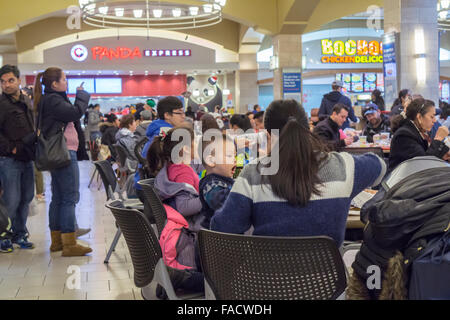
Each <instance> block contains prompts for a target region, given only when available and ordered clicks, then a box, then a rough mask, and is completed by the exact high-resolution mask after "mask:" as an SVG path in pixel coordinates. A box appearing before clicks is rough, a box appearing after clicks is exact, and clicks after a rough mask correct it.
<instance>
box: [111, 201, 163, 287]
mask: <svg viewBox="0 0 450 320" xmlns="http://www.w3.org/2000/svg"><path fill="white" fill-rule="evenodd" d="M106 207H107V208H108V209H110V210H111V212H112V214H113V215H114V218H115V219H116V222H117V224H118V225H119V227H120V230H121V231H122V234H123V236H124V238H125V242H126V243H127V246H128V250H129V252H130V256H131V261H132V262H133V268H134V283H135V285H136V286H137V287H138V288H143V287H145V286H147V285H148V284H150V283H151V282H152V280H153V276H154V273H155V268H156V264H157V263H158V261H159V260H160V259H162V252H161V248H160V246H159V241H158V238H157V237H156V235H155V232H154V231H153V229H152V227H151V225H150V222H149V221H148V219H147V218H146V217H145V215H144V214H143V213H142V212H140V211H138V210H134V209H126V208H123V203H122V202H121V201H120V200H116V201H112V202H109V203H107V204H106Z"/></svg>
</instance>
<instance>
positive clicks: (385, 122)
mask: <svg viewBox="0 0 450 320" xmlns="http://www.w3.org/2000/svg"><path fill="white" fill-rule="evenodd" d="M390 125H391V122H390V121H389V119H388V118H387V117H385V116H384V115H381V123H380V125H379V126H378V127H376V128H374V127H373V126H372V124H371V123H370V122H369V121H367V124H366V127H365V128H364V133H363V136H366V137H367V142H369V143H373V136H374V135H376V134H380V133H381V132H390Z"/></svg>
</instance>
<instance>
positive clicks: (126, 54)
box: [91, 47, 142, 60]
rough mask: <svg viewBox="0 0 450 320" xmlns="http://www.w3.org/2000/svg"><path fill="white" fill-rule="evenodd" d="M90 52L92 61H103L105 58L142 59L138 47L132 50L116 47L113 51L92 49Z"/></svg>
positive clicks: (100, 48) (101, 48)
mask: <svg viewBox="0 0 450 320" xmlns="http://www.w3.org/2000/svg"><path fill="white" fill-rule="evenodd" d="M91 51H92V58H93V59H94V60H97V59H98V60H103V59H104V58H107V59H109V60H114V59H122V60H125V59H140V58H142V52H141V50H140V49H139V48H138V47H136V48H134V49H130V48H127V47H117V48H115V49H112V48H106V47H93V48H92V49H91Z"/></svg>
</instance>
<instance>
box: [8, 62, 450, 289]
mask: <svg viewBox="0 0 450 320" xmlns="http://www.w3.org/2000/svg"><path fill="white" fill-rule="evenodd" d="M10 74H12V76H15V75H16V74H15V70H14V69H8V68H6V69H5V70H3V71H1V72H0V77H2V84H3V77H4V76H5V77H6V76H10ZM16 78H17V77H16ZM42 84H44V85H45V92H44V93H42ZM36 88H37V89H39V90H40V91H39V90H37V93H38V95H37V98H36V100H35V105H36V110H38V114H40V116H41V117H43V121H42V129H43V131H44V132H50V131H52V132H53V131H55V132H56V131H57V130H61V129H64V132H65V136H66V140H67V144H68V148H69V150H70V155H71V163H70V164H69V165H68V166H67V167H65V168H60V169H55V170H53V171H51V176H52V189H53V191H54V192H53V199H52V203H51V205H50V218H51V219H50V228H51V231H52V246H51V248H50V250H51V251H61V250H62V251H63V255H64V256H81V255H85V254H86V253H89V252H91V251H92V250H91V249H90V248H85V247H82V246H79V245H77V244H76V239H75V235H74V230H75V226H74V224H75V221H74V217H75V206H76V204H77V202H78V198H79V182H78V181H77V179H78V175H77V174H78V165H77V151H79V148H80V146H82V145H83V142H82V139H81V134H80V133H79V131H80V119H81V117H82V116H83V114H85V112H86V110H87V108H88V101H89V94H88V93H87V92H86V91H84V89H83V88H82V87H80V88H78V91H77V96H76V101H75V103H74V104H72V103H70V101H69V100H68V99H67V96H66V94H65V91H66V90H67V83H66V82H65V75H64V73H63V71H62V70H60V69H50V70H46V72H44V73H42V74H39V75H38V79H37V81H36ZM332 88H333V91H332V92H331V93H330V94H327V95H325V96H324V99H323V102H322V105H321V108H320V111H319V117H321V118H322V121H320V122H319V123H317V124H316V125H315V126H314V128H310V123H309V118H308V115H307V113H306V111H305V109H304V108H303V106H302V105H301V104H299V103H298V102H297V101H295V100H277V101H273V102H272V103H271V104H270V105H269V106H268V107H267V109H266V110H265V111H261V107H260V106H255V107H254V111H253V112H249V113H248V114H246V115H244V114H235V115H233V116H232V117H231V119H229V121H228V120H227V119H226V117H224V114H223V111H222V110H221V109H220V108H216V109H213V110H211V111H214V112H206V110H205V109H204V108H198V109H199V111H198V112H197V113H195V112H193V111H192V108H190V109H189V110H188V111H187V112H186V113H185V111H184V106H183V103H182V102H181V101H180V100H179V99H178V98H176V97H166V98H163V99H161V100H160V101H159V102H158V103H157V106H155V105H154V102H153V103H152V102H151V101H147V104H146V105H145V107H144V106H142V105H141V106H140V107H141V108H140V110H139V112H135V113H134V114H129V115H123V116H122V117H121V119H120V120H119V119H118V118H117V116H116V115H115V114H113V113H111V114H109V115H107V116H106V117H105V119H106V122H105V123H102V120H103V116H102V115H100V114H99V111H98V110H97V109H98V108H97V107H96V108H94V110H92V111H91V112H90V113H89V115H88V123H89V121H91V126H90V130H91V134H90V138H91V140H94V139H98V138H101V139H100V140H101V144H103V145H106V146H113V145H116V144H119V145H121V146H122V147H123V148H124V150H125V151H126V153H127V160H128V161H130V167H133V168H139V169H140V170H136V173H135V176H134V188H135V189H136V193H137V196H138V197H139V198H140V199H141V201H142V202H144V195H143V191H142V190H141V187H140V185H139V184H138V182H139V181H141V180H144V179H149V178H154V179H155V180H154V186H155V190H157V192H158V195H159V197H160V199H161V200H162V202H163V203H164V205H165V208H166V211H167V220H168V221H171V222H173V223H171V224H167V225H168V226H169V225H170V226H172V227H173V226H179V225H181V226H184V227H185V228H186V229H188V230H189V231H190V232H192V234H195V233H197V232H198V231H199V230H200V229H202V228H205V229H210V230H215V231H219V232H225V233H233V234H244V233H250V234H253V235H262V236H299V237H306V236H328V237H330V238H331V239H333V240H334V241H335V242H336V245H337V246H338V247H340V246H342V245H343V243H344V240H345V231H346V222H347V218H348V215H349V209H350V205H351V201H352V199H353V198H355V196H357V195H358V194H360V193H361V192H362V191H363V190H365V189H368V188H371V187H377V186H379V185H380V183H381V182H382V180H383V178H384V177H385V175H386V173H387V172H391V171H392V170H394V169H395V168H396V167H397V166H399V165H400V164H401V163H402V162H404V161H406V160H409V159H412V158H415V157H418V156H427V155H428V156H435V157H438V158H440V159H443V160H450V152H449V151H450V149H449V147H448V146H447V144H446V143H445V142H446V139H447V136H448V135H449V130H448V127H447V126H446V125H445V123H446V121H447V117H448V110H447V109H448V108H447V109H445V110H443V114H444V115H443V116H442V125H440V123H439V122H438V121H437V119H436V108H435V106H434V103H433V102H432V101H430V100H425V99H423V98H422V97H416V98H413V97H412V96H411V94H410V93H409V91H401V92H400V95H399V101H398V104H397V108H395V112H394V114H393V115H392V116H391V119H388V118H387V117H386V116H385V115H384V114H382V113H381V111H382V110H384V108H385V106H384V102H383V103H382V104H383V105H380V106H378V105H377V104H375V101H376V102H378V104H381V102H380V98H381V97H380V95H379V94H377V93H375V94H374V95H373V99H374V100H375V101H374V102H373V103H370V104H369V105H368V106H367V107H366V108H365V109H364V111H363V116H364V117H365V119H366V121H367V123H366V126H365V129H364V135H365V136H367V139H368V141H369V142H371V141H373V140H374V136H375V135H377V134H379V133H381V132H389V127H390V125H391V122H390V120H392V121H393V122H394V119H395V121H396V122H395V126H396V128H395V129H396V130H395V133H393V137H392V143H391V148H390V157H389V161H388V165H387V164H386V162H385V160H384V159H381V158H380V157H378V156H377V155H375V154H373V153H367V154H363V155H353V154H350V153H348V152H345V151H346V150H345V148H346V147H348V146H350V145H351V144H353V143H354V142H355V141H357V139H358V137H357V136H352V135H347V134H346V133H345V132H344V131H343V130H345V129H347V128H349V126H350V125H351V123H350V121H349V119H350V120H351V121H352V122H358V121H359V120H358V119H357V118H356V116H355V113H354V111H353V108H352V106H351V102H350V101H349V99H348V98H346V97H345V96H343V95H342V93H341V92H340V91H341V89H342V83H340V82H338V81H337V82H334V83H333V85H332ZM2 99H3V100H4V101H6V102H3V103H5V104H6V103H8V106H9V105H13V104H25V103H26V102H24V100H23V97H21V96H20V94H19V96H17V97H16V98H14V99H13V98H11V97H9V96H8V92H7V91H6V92H5V91H4V93H3V96H2ZM5 99H8V100H5ZM21 99H22V100H21ZM381 99H382V98H381ZM152 104H153V105H152ZM153 107H156V110H157V111H156V112H157V119H156V118H155V111H154V110H153ZM197 107H198V106H197ZM447 107H448V106H447ZM10 108H13V106H11V107H10ZM6 115H7V114H6V113H5V112H3V113H1V112H0V125H3V124H4V123H5V120H4V119H7V118H6ZM187 117H188V118H189V119H191V120H192V119H197V120H198V123H200V124H201V126H202V128H201V130H200V132H201V137H200V138H199V139H197V136H196V130H195V125H196V124H198V123H197V122H192V121H186V119H187ZM137 120H138V121H137ZM393 122H392V123H393ZM433 128H434V129H435V132H434V133H432V131H433ZM13 129H14V128H13ZM227 129H229V130H227ZM30 130H31V129H30ZM11 132H13V130H11ZM0 133H1V135H0V138H1V139H3V140H8V139H10V138H9V136H8V134H9V133H8V132H6V133H5V132H4V131H0ZM210 134H211V135H212V136H213V138H212V139H207V136H210ZM243 134H245V136H246V137H248V136H249V135H252V134H256V135H257V136H258V137H259V138H260V137H261V136H262V137H264V138H265V139H266V140H267V143H266V144H265V147H266V148H265V150H262V149H257V155H258V156H259V157H255V155H254V154H252V153H251V152H250V149H252V145H251V143H249V142H246V143H245V144H244V145H243V146H239V145H238V144H237V142H236V141H237V140H236V138H237V137H239V136H242V135H243ZM197 135H198V134H197ZM186 136H187V137H189V139H187V140H186V139H182V138H184V137H186ZM144 137H146V138H147V139H148V141H147V142H146V144H145V146H144V148H143V150H142V154H141V155H142V158H143V159H146V163H145V164H143V163H140V162H139V160H138V159H137V157H136V154H135V147H136V145H137V143H139V141H142V140H141V139H143V138H144ZM180 141H181V142H180ZM4 145H6V146H7V147H6V148H5V147H4ZM23 150H24V149H23V148H22V147H21V145H20V144H13V143H10V144H2V147H1V148H0V156H1V157H2V158H1V159H0V169H2V170H0V183H1V185H2V186H3V187H4V188H5V195H6V199H7V200H8V199H12V198H13V196H12V195H11V192H10V191H9V190H8V181H9V180H8V177H7V176H6V175H5V174H4V173H2V172H7V169H6V166H7V165H9V164H8V163H6V160H5V159H4V158H3V157H12V158H18V157H19V156H21V157H24V158H27V154H26V153H25V151H23ZM241 155H242V157H243V158H242V157H241ZM78 156H79V155H78ZM111 156H113V155H112V154H111ZM252 156H253V158H252ZM27 159H28V158H27ZM197 160H200V161H197ZM3 169H4V170H3ZM8 172H9V171H8ZM68 189H70V193H68V192H58V191H57V190H66V191H67V190H68ZM4 197H5V196H4ZM8 197H9V198H8ZM19 200H20V199H19ZM9 209H10V210H13V211H16V210H17V209H16V208H12V207H11V206H10V208H9ZM14 227H17V228H18V227H19V225H18V224H16V225H14ZM20 227H22V229H21V230H19V229H17V235H16V238H15V239H14V241H15V242H18V243H20V244H21V245H22V246H23V247H27V246H30V245H29V242H28V240H27V237H26V228H25V229H24V225H23V224H22V225H21V226H20ZM165 232H170V230H166V231H165ZM164 234H165V233H164V232H163V234H162V235H161V238H163V237H164ZM194 240H195V238H194ZM160 241H161V240H160ZM182 243H183V245H186V246H191V247H190V248H187V249H188V250H187V251H183V252H184V253H185V254H186V256H180V257H177V258H176V261H171V262H170V263H171V264H172V263H173V265H172V266H173V267H175V268H176V269H180V274H181V275H180V276H179V277H178V278H177V281H175V282H174V287H175V288H176V289H177V288H182V289H185V290H192V291H202V290H204V282H203V274H202V270H201V265H200V263H199V253H198V244H197V243H196V241H193V242H190V241H186V242H182ZM2 246H3V244H2ZM165 250H166V249H164V250H163V251H164V252H165ZM186 252H191V253H192V252H194V255H193V256H194V259H191V258H192V257H191V256H192V255H189V254H188V253H186ZM157 295H158V296H159V297H163V296H164V292H163V290H162V289H161V288H160V287H158V290H157Z"/></svg>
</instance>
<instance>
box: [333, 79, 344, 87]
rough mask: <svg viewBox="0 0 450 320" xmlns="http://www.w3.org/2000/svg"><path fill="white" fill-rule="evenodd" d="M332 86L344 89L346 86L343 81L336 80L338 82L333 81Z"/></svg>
mask: <svg viewBox="0 0 450 320" xmlns="http://www.w3.org/2000/svg"><path fill="white" fill-rule="evenodd" d="M331 86H333V87H341V88H343V87H344V84H343V83H342V81H339V80H336V81H333V83H332V84H331Z"/></svg>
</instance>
